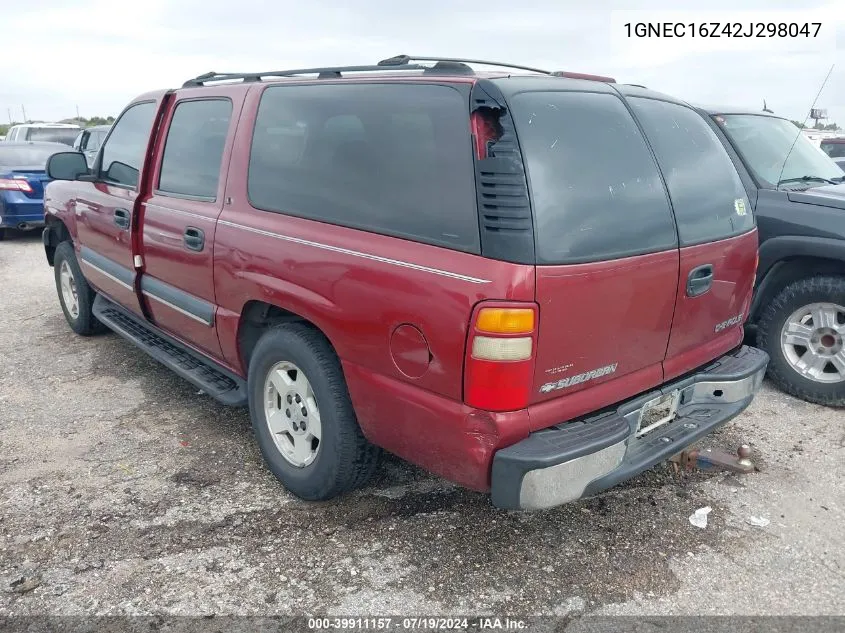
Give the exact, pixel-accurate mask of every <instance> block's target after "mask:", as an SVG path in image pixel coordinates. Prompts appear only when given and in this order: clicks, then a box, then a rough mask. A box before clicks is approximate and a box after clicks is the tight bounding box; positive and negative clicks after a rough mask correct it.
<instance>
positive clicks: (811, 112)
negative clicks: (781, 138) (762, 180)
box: [776, 64, 836, 186]
mask: <svg viewBox="0 0 845 633" xmlns="http://www.w3.org/2000/svg"><path fill="white" fill-rule="evenodd" d="M835 65H836V64H831V65H830V70H828V71H827V75H826V76H825V78H824V81H823V82H822V85H821V88H819V91H818V92H817V93H816V98H815V99H813V103H812V105H810V112H809V114H807V116H806V118H805V119H804V124H803V125H802V126H801V129H800V130H798V134H796V135H795V140H793V141H792V145H790V146H789V151H788V152H787V153H786V158H784V159H783V165H781V167H780V173H779V174H778V179H777V181H778V182H780V181H781V179H782V178H783V170H784V169H786V161H788V160H789V156H790V154H792V150H793V148H794V147H795V144H796V143H797V142H798V139H799V138H800V137H801V135H802V134H803V133H804V132H802V131H801V130H803V129H804V128H805V127H806V126H807V119H809V118H810V115H812V114H813V110H814V109H815V107H816V101H818V100H819V97H820V96H821V94H822V90H824V87H825V85H826V84H827V80H828V79H830V74H831V73H832V72H833V67H834V66H835ZM776 186H777V185H776Z"/></svg>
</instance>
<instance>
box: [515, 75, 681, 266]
mask: <svg viewBox="0 0 845 633" xmlns="http://www.w3.org/2000/svg"><path fill="white" fill-rule="evenodd" d="M511 101H512V106H513V107H512V110H513V118H514V123H515V125H516V131H517V135H518V136H519V144H520V148H521V149H522V155H523V160H524V161H525V165H526V168H527V172H528V180H529V187H530V189H531V199H532V205H533V210H534V218H535V231H536V236H537V237H536V240H537V263H538V264H570V263H579V262H588V261H597V260H603V259H617V258H620V257H626V256H631V255H638V254H643V253H653V252H657V251H662V250H668V249H670V248H674V247H676V243H677V236H676V232H675V224H674V222H673V220H672V214H671V211H670V209H669V202H668V200H667V197H666V190H665V188H664V187H663V183H662V182H661V180H660V174H659V172H658V171H657V165H655V163H654V159H653V158H652V156H651V154H650V152H649V150H648V146H647V145H646V143H645V140H644V139H643V136H642V133H641V132H640V130H639V128H638V127H637V125H636V123H635V122H634V119H633V117H632V116H631V114H630V112H628V109H627V108H626V107H625V104H623V103H622V101H621V100H620V99H619V98H618V97H616V96H615V95H611V94H601V93H586V92H524V93H520V94H517V95H516V96H515V97H513V98H512V100H511Z"/></svg>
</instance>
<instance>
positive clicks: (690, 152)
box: [629, 97, 754, 245]
mask: <svg viewBox="0 0 845 633" xmlns="http://www.w3.org/2000/svg"><path fill="white" fill-rule="evenodd" d="M629 102H630V103H631V106H632V107H633V109H634V112H635V114H636V115H637V118H638V119H639V120H640V123H642V126H643V129H644V130H645V133H646V136H647V137H648V138H649V140H650V141H651V144H652V147H653V148H654V153H655V154H656V155H657V163H658V164H659V165H660V168H661V170H662V171H663V177H664V178H665V179H666V185H667V187H668V188H669V197H670V198H671V200H672V208H673V209H674V211H675V219H676V220H677V223H678V235H679V236H680V239H681V244H682V245H690V244H700V243H702V242H709V241H713V240H719V239H724V238H726V237H730V236H732V235H738V234H740V233H745V232H746V231H749V230H751V229H752V228H753V227H754V218H753V216H752V215H751V203H750V202H749V200H748V196H747V194H746V192H745V189H744V188H743V186H742V180H740V178H739V174H737V172H736V168H735V167H734V165H733V163H732V162H731V159H730V156H728V153H727V152H726V151H725V148H724V146H722V143H721V142H720V141H719V137H718V136H716V133H715V132H714V131H713V130H712V129H710V126H709V125H708V124H707V121H705V120H704V118H703V117H702V116H701V115H700V114H698V113H697V112H695V111H694V110H692V109H691V108H688V107H686V106H682V105H679V104H676V103H669V102H667V101H659V100H656V99H646V98H642V97H633V98H630V99H629Z"/></svg>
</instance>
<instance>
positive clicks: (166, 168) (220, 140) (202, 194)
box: [158, 99, 232, 200]
mask: <svg viewBox="0 0 845 633" xmlns="http://www.w3.org/2000/svg"><path fill="white" fill-rule="evenodd" d="M231 116H232V102H231V101H229V100H228V99H207V100H201V101H184V102H182V103H179V104H178V105H177V106H176V110H175V112H174V113H173V119H172V120H171V122H170V129H168V131H167V139H166V141H165V145H164V158H163V159H162V162H161V175H160V177H159V183H158V190H159V192H161V193H164V194H175V195H177V196H189V197H195V198H203V199H210V200H213V199H215V198H216V196H217V184H218V181H219V178H220V163H221V161H222V159H223V148H224V146H225V145H226V136H227V135H228V133H229V120H230V119H231Z"/></svg>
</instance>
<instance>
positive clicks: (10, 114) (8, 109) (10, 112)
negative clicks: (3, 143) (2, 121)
mask: <svg viewBox="0 0 845 633" xmlns="http://www.w3.org/2000/svg"><path fill="white" fill-rule="evenodd" d="M6 114H8V115H9V125H12V123H14V121H12V108H6Z"/></svg>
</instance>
